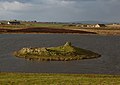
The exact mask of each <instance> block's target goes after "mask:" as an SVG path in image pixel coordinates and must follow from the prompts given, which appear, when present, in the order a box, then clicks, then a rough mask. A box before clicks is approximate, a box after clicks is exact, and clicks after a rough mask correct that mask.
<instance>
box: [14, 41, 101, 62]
mask: <svg viewBox="0 0 120 85" xmlns="http://www.w3.org/2000/svg"><path fill="white" fill-rule="evenodd" d="M14 55H15V56H17V57H20V58H25V59H28V60H38V61H70V60H82V59H92V58H98V57H100V56H101V55H100V54H97V53H95V52H92V51H89V50H85V49H82V48H78V47H75V46H72V45H71V42H66V44H65V45H63V46H58V47H48V48H45V47H43V48H22V49H21V50H19V51H16V52H14Z"/></svg>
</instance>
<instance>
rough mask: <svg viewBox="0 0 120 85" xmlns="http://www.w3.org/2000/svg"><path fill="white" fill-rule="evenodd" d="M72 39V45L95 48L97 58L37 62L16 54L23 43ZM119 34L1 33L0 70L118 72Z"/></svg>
mask: <svg viewBox="0 0 120 85" xmlns="http://www.w3.org/2000/svg"><path fill="white" fill-rule="evenodd" d="M66 41H70V42H72V43H73V44H74V45H75V46H77V47H81V48H84V49H88V50H91V51H94V52H97V53H99V54H101V55H102V57H100V58H98V59H90V60H80V61H66V62H65V61H49V62H45V61H44V62H37V61H27V60H24V59H21V58H16V57H14V56H13V55H12V53H13V52H14V51H15V50H19V49H21V48H23V47H51V46H58V45H62V44H64V43H65V42H66ZM119 52H120V37H119V36H99V35H79V34H10V35H9V34H1V35H0V54H1V55H0V71H2V72H39V73H46V72H47V73H103V74H104V73H108V74H120V62H119V60H120V55H119Z"/></svg>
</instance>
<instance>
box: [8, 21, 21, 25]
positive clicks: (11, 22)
mask: <svg viewBox="0 0 120 85" xmlns="http://www.w3.org/2000/svg"><path fill="white" fill-rule="evenodd" d="M7 24H9V25H19V24H20V22H19V21H9V22H8V23H7Z"/></svg>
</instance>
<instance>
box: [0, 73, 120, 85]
mask: <svg viewBox="0 0 120 85" xmlns="http://www.w3.org/2000/svg"><path fill="white" fill-rule="evenodd" d="M0 85H120V76H119V75H116V76H115V75H100V74H32V73H31V74H30V73H0Z"/></svg>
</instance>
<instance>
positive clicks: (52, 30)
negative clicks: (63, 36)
mask: <svg viewBox="0 0 120 85" xmlns="http://www.w3.org/2000/svg"><path fill="white" fill-rule="evenodd" d="M0 33H80V34H96V33H95V32H87V31H81V30H69V29H56V28H47V27H36V28H24V29H0Z"/></svg>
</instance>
